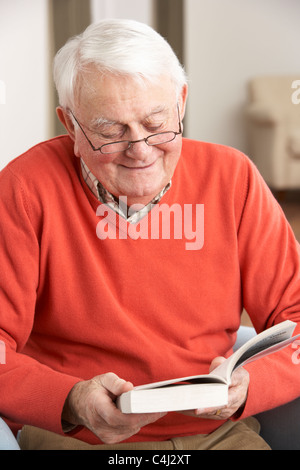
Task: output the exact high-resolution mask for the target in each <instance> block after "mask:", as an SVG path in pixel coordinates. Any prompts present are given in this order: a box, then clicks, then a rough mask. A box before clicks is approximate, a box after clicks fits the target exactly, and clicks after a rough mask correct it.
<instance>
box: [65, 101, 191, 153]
mask: <svg viewBox="0 0 300 470" xmlns="http://www.w3.org/2000/svg"><path fill="white" fill-rule="evenodd" d="M68 111H69V112H70V113H71V114H72V116H73V118H74V119H75V121H76V123H77V124H78V126H79V128H80V130H81V132H82V133H83V135H84V137H85V138H86V140H87V141H88V143H89V144H90V146H91V148H92V149H93V151H94V152H100V153H102V155H109V154H113V153H119V152H126V151H127V150H129V149H130V148H131V147H132V146H133V145H134V144H137V143H138V142H143V141H144V142H145V143H146V144H147V145H148V146H149V147H155V146H156V145H163V144H167V143H169V142H172V141H173V140H175V139H176V137H177V136H178V135H180V134H182V125H181V119H180V112H179V106H178V103H177V112H178V126H179V131H178V132H175V131H165V132H158V133H156V134H151V135H148V136H147V137H145V138H144V139H139V140H117V141H115V142H108V143H107V144H103V145H101V146H100V147H95V146H94V145H93V143H92V141H91V140H90V139H89V138H88V136H87V135H86V133H85V131H84V129H83V127H82V125H81V124H80V122H79V121H78V120H77V118H76V117H75V115H74V113H73V111H72V110H71V109H68ZM171 133H173V134H174V136H173V138H172V139H170V140H168V141H167V142H161V143H157V144H149V142H148V139H150V138H151V137H155V136H157V135H164V134H171ZM125 142H127V143H128V147H127V148H126V149H124V150H118V151H116V152H103V151H102V149H103V147H107V146H108V145H112V144H122V143H125Z"/></svg>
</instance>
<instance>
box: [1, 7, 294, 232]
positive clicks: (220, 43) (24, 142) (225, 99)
mask: <svg viewBox="0 0 300 470" xmlns="http://www.w3.org/2000/svg"><path fill="white" fill-rule="evenodd" d="M112 17H118V18H130V19H135V20H138V21H142V22H145V23H147V24H149V25H151V26H152V27H154V28H155V29H156V30H158V31H159V32H160V33H161V34H162V35H163V36H164V37H166V38H167V39H168V41H169V42H170V43H171V45H172V46H173V48H174V50H175V52H176V53H177V55H178V56H179V58H180V60H181V62H182V63H183V64H184V66H185V69H186V71H187V74H188V76H189V101H188V107H187V114H186V118H185V121H184V133H185V136H186V137H189V138H192V139H198V140H204V141H210V142H216V143H220V144H224V145H229V146H232V147H236V148H238V149H239V150H241V151H243V152H245V153H246V154H248V155H249V156H250V158H252V159H253V160H254V161H255V163H256V164H257V166H258V167H259V169H260V171H261V172H262V175H263V177H264V178H265V180H266V181H267V183H268V184H269V186H270V187H271V189H272V190H273V191H274V194H275V195H276V197H277V198H278V200H279V201H280V203H281V204H282V207H283V208H284V210H285V212H286V215H287V217H288V219H289V220H290V222H291V224H292V227H293V229H294V231H295V233H296V236H297V237H298V239H299V240H300V198H299V190H300V104H298V103H299V101H300V91H299V93H298V92H297V87H299V90H300V27H299V25H300V1H299V0H13V1H12V0H0V169H1V168H3V167H4V166H5V165H6V164H7V163H8V162H9V161H10V160H12V159H13V158H15V157H17V156H18V155H20V154H21V153H23V152H24V151H26V150H27V149H28V148H30V147H31V146H33V145H35V144H36V143H38V142H40V141H43V140H46V139H48V138H51V137H53V136H55V135H58V134H60V133H64V130H63V129H62V128H61V127H60V124H59V122H58V120H57V118H56V113H55V107H56V106H57V97H56V91H55V89H54V86H53V82H52V60H53V57H54V54H55V52H56V51H57V50H58V49H59V48H60V47H61V46H62V45H63V44H64V43H65V42H66V40H67V39H68V38H69V37H71V36H73V35H75V34H79V33H80V32H82V31H83V30H84V29H85V28H86V26H87V25H88V24H90V23H93V22H97V21H99V20H101V19H104V18H112ZM260 77H267V79H269V77H270V78H271V81H270V82H269V81H268V80H267V81H266V80H265V81H263V82H262V83H261V82H260V81H259V80H260ZM257 79H258V82H256V81H255V80H257ZM272 80H273V81H272ZM292 93H294V95H293V96H294V98H296V99H294V100H292V99H291V97H292ZM264 101H266V103H264ZM41 164H42V162H41Z"/></svg>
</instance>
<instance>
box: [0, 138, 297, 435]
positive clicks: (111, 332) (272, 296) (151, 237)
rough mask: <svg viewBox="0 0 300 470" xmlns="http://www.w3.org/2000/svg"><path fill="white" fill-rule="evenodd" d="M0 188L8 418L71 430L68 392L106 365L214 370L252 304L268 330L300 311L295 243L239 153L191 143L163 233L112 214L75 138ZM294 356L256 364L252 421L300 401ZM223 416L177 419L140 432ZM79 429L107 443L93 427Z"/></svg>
mask: <svg viewBox="0 0 300 470" xmlns="http://www.w3.org/2000/svg"><path fill="white" fill-rule="evenodd" d="M0 182H1V197H0V220H1V223H0V233H1V247H0V266H1V271H0V286H1V291H0V305H1V314H0V340H2V341H4V342H5V345H6V364H5V365H4V364H0V390H1V400H0V415H2V416H5V417H7V418H8V419H10V420H12V421H14V422H16V423H29V424H32V425H35V426H38V427H43V428H46V429H49V430H52V431H55V432H62V430H61V423H60V417H61V410H62V407H63V404H64V401H65V399H66V396H67V394H68V392H69V390H70V389H71V387H72V386H73V385H74V384H75V383H76V382H77V381H78V380H81V379H88V378H91V377H93V376H95V375H98V374H101V373H105V372H109V371H113V372H115V373H116V374H118V375H119V376H120V377H122V378H124V379H127V380H130V381H132V382H133V383H134V384H136V385H138V384H142V383H145V382H151V381H158V380H164V379H169V378H175V377H179V376H183V375H194V374H199V373H206V372H207V371H208V367H209V364H210V362H211V360H212V359H213V358H214V357H216V356H219V355H225V356H227V355H228V354H230V353H231V351H232V346H233V344H234V342H235V338H236V330H237V329H238V327H239V324H240V315H241V311H242V308H243V306H244V307H245V308H246V309H247V311H248V313H249V314H250V316H251V318H252V321H253V323H254V325H255V327H256V329H257V330H258V331H261V330H262V329H264V328H266V327H269V326H271V325H273V324H274V323H278V322H280V321H283V320H285V319H291V320H294V321H299V319H300V269H299V261H300V254H299V246H298V244H297V242H296V241H295V239H294V237H293V234H292V232H291V229H290V228H289V226H288V224H287V222H286V220H285V218H284V215H283V213H282V211H281V209H280V208H279V206H278V205H277V203H276V202H275V201H274V199H273V197H272V196H271V194H270V192H269V190H268V189H267V187H266V185H265V184H264V183H263V181H262V179H261V177H260V176H259V174H258V173H257V171H256V169H255V167H254V166H253V164H252V163H251V162H250V161H249V160H248V159H247V158H246V157H245V156H244V155H242V154H241V153H240V152H238V151H236V150H233V149H231V148H226V147H223V146H217V145H212V144H206V143H197V142H193V141H188V140H184V144H183V150H182V156H181V159H180V161H179V164H178V166H177V168H176V171H175V175H174V177H173V182H172V187H171V189H170V190H169V191H168V192H167V193H166V194H165V196H164V197H163V199H162V200H161V202H160V204H159V205H158V206H157V207H155V208H154V211H156V212H157V211H159V210H160V209H161V213H162V215H163V216H164V215H166V214H167V215H168V212H167V208H170V207H172V209H174V212H176V211H175V209H176V208H177V209H178V208H180V207H181V208H182V212H181V219H180V217H179V219H177V222H176V223H175V224H173V222H172V223H171V224H170V225H171V228H170V234H169V233H168V232H163V231H162V230H161V233H160V235H159V236H157V231H156V232H155V231H154V233H152V234H151V229H153V223H152V225H151V223H149V224H148V226H146V229H148V231H147V230H146V229H145V225H144V226H143V227H141V226H136V227H134V229H133V228H132V227H131V228H128V227H129V225H128V224H127V223H126V222H125V221H124V220H122V221H121V222H118V220H117V219H118V217H115V218H116V221H115V223H116V224H117V230H116V229H115V228H114V224H113V223H112V224H111V223H109V222H108V219H109V217H111V220H112V221H113V219H114V213H113V212H110V215H109V216H108V213H107V212H106V211H105V210H103V209H104V208H106V206H103V205H102V206H101V205H100V204H99V202H98V201H97V199H96V198H95V197H94V195H93V194H92V193H91V192H90V190H89V189H88V188H87V186H86V184H85V183H84V182H83V181H82V177H81V172H80V165H79V160H78V159H77V158H76V157H75V156H74V154H73V146H72V142H71V141H70V139H69V138H68V137H67V136H62V137H58V138H55V139H52V140H50V141H48V142H45V143H42V144H39V145H37V146H35V147H34V148H32V149H30V150H29V151H28V152H26V153H25V154H24V155H23V156H21V157H19V158H17V159H16V160H14V161H13V162H11V163H10V164H9V165H8V166H7V167H6V168H5V169H4V170H3V171H2V172H1V173H0ZM163 204H166V206H165V207H164V209H162V205H163ZM203 208H204V212H203ZM177 209H176V210H177ZM191 209H193V210H192V212H193V214H192V215H193V217H192V218H190V219H188V217H189V215H191V212H189V211H190V210H191ZM197 210H198V215H197ZM171 212H172V211H171ZM178 213H179V214H180V212H178ZM153 214H155V212H152V213H150V214H149V215H148V216H146V218H145V219H143V221H144V222H143V223H144V224H146V222H147V220H148V221H150V217H151V216H152V215H153ZM203 214H204V219H203ZM177 215H178V214H177ZM174 217H175V216H174ZM184 217H186V218H185V219H184ZM157 220H158V219H157ZM178 220H179V222H180V220H182V227H181V229H180V224H179V222H178ZM188 220H193V227H192V229H191V227H187V226H186V224H187V221H188ZM203 220H204V222H203ZM155 223H156V224H157V223H158V222H155ZM124 224H125V225H124ZM178 224H179V225H178ZM173 225H174V227H175V228H173ZM120 227H121V229H122V230H121V231H120ZM161 227H162V222H161V225H160V228H161ZM196 227H197V230H198V232H197V233H198V239H197V240H196V236H195V233H194V239H193V237H192V235H193V231H194V232H195V231H196ZM158 228H159V227H158ZM158 228H157V226H156V227H155V230H158ZM185 229H186V230H185ZM145 230H146V231H145ZM180 230H181V232H180ZM133 232H134V233H133ZM130 233H131V235H132V238H131V237H130V236H129V234H130ZM113 234H115V235H116V236H113ZM196 242H197V243H196ZM193 243H194V245H193ZM298 329H299V328H298ZM293 352H294V350H292V349H291V348H287V349H286V350H284V351H282V352H279V353H276V354H275V355H273V356H271V357H269V358H266V359H263V360H261V361H260V362H259V363H256V364H253V365H249V366H248V369H249V371H250V374H251V383H250V389H249V396H248V401H247V405H246V408H245V411H244V413H243V415H242V417H244V416H248V415H250V414H253V413H256V412H259V411H262V410H263V409H267V408H270V407H273V406H276V405H279V404H282V403H284V402H286V401H288V400H291V399H293V398H295V397H296V396H299V394H300V374H299V370H300V368H299V366H297V364H295V363H294V362H295V361H294V362H293V361H292V360H291V357H292V354H293ZM270 377H271V381H270ZM270 382H271V385H270ZM221 423H222V422H220V421H215V420H202V419H199V418H192V417H187V416H184V415H181V414H178V413H169V414H168V415H167V416H166V417H164V418H163V419H161V420H160V421H158V422H157V423H154V424H151V425H149V426H146V427H144V428H143V429H142V430H141V431H140V433H139V434H138V435H136V436H133V437H132V438H131V439H130V440H164V439H167V438H169V437H173V436H179V435H180V436H183V435H190V434H196V433H207V432H211V431H212V430H214V429H215V428H217V427H218V426H219V425H220V424H221ZM18 426H19V425H18ZM18 426H17V427H18ZM76 437H78V438H79V439H83V440H86V441H88V442H91V443H96V442H98V441H97V439H96V438H95V437H94V436H93V435H92V434H91V433H90V432H89V431H87V430H85V429H82V430H79V431H78V433H77V435H76Z"/></svg>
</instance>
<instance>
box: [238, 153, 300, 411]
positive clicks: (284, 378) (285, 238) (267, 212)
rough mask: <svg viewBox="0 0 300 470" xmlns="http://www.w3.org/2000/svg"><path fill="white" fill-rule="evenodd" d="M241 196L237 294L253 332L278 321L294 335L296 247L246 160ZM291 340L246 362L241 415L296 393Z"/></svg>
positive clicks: (299, 296) (298, 311) (298, 287)
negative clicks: (239, 287) (239, 286)
mask: <svg viewBox="0 0 300 470" xmlns="http://www.w3.org/2000/svg"><path fill="white" fill-rule="evenodd" d="M247 165H248V174H247V182H246V197H245V200H244V208H243V214H242V218H241V221H240V225H239V230H238V243H239V259H240V269H241V280H242V295H243V302H244V307H245V309H246V311H247V312H248V314H249V316H250V318H251V320H252V322H253V325H254V327H255V329H256V331H257V332H258V333H259V332H261V331H262V330H264V329H266V328H269V327H271V326H272V325H274V324H277V323H280V322H282V321H284V320H292V321H294V322H296V323H298V325H297V327H296V329H295V333H294V334H297V333H300V324H299V321H300V249H299V244H298V242H297V241H296V239H295V237H294V234H293V232H292V229H291V227H290V226H289V224H288V222H287V220H286V218H285V216H284V213H283V211H282V209H281V207H280V206H279V204H278V203H277V201H276V200H275V198H274V197H273V195H272V193H271V192H270V190H269V188H268V187H267V185H266V184H265V182H264V181H263V179H262V177H261V176H260V174H259V173H258V171H257V169H256V167H255V166H254V165H253V164H252V163H251V162H248V163H247ZM298 348H299V346H298V343H297V342H294V343H293V344H292V345H291V346H289V347H287V348H286V349H284V350H282V351H280V352H278V353H275V354H273V355H271V356H269V357H266V358H264V359H261V360H260V361H258V362H254V363H252V364H249V365H248V366H246V368H247V369H248V371H249V373H250V387H249V393H248V399H247V404H246V407H245V410H244V413H243V414H242V416H241V418H244V417H246V416H249V415H253V414H256V413H258V412H261V411H264V410H267V409H271V408H274V407H276V406H280V405H282V404H284V403H286V402H288V401H291V400H293V399H295V398H297V397H298V396H300V361H299V360H298V359H297V358H298V355H297V354H298V353H297V349H298Z"/></svg>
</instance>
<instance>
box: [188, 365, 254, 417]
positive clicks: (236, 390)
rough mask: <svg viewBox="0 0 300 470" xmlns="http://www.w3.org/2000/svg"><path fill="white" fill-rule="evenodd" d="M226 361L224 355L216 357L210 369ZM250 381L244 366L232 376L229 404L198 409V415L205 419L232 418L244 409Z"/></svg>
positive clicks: (196, 412)
mask: <svg viewBox="0 0 300 470" xmlns="http://www.w3.org/2000/svg"><path fill="white" fill-rule="evenodd" d="M224 361H225V358H224V357H216V358H215V359H214V360H213V361H212V363H211V366H210V369H209V371H210V372H211V371H213V370H214V369H215V368H216V367H218V366H219V365H220V364H221V363H222V362H224ZM249 382H250V378H249V374H248V372H247V371H246V370H245V369H243V367H240V368H239V369H237V370H236V371H235V372H234V373H233V374H232V376H231V385H230V387H229V392H228V404H227V405H226V406H222V407H220V408H205V409H202V410H196V411H195V414H196V416H199V417H200V418H205V419H221V420H224V419H228V418H230V417H231V416H233V415H234V414H235V413H237V412H238V411H242V409H243V407H244V405H245V403H246V400H247V394H248V387H249Z"/></svg>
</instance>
